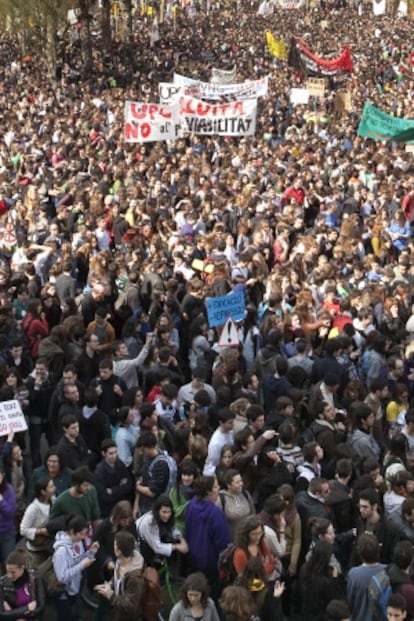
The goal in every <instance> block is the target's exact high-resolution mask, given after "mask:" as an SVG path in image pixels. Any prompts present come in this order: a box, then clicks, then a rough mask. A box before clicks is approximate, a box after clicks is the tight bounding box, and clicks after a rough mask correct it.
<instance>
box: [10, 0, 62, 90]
mask: <svg viewBox="0 0 414 621" xmlns="http://www.w3.org/2000/svg"><path fill="white" fill-rule="evenodd" d="M71 6H72V2H71V1H70V0H1V2H0V15H1V18H2V21H3V23H4V24H6V27H7V28H8V29H9V30H10V31H11V32H12V33H13V34H15V35H16V36H17V37H18V38H19V41H20V46H21V50H22V54H25V53H26V52H29V53H30V52H42V51H44V52H45V53H46V56H45V62H46V66H47V70H48V75H49V77H50V78H54V77H55V75H56V55H57V54H56V49H57V33H58V31H59V29H61V28H64V27H65V26H66V25H67V12H68V9H69V8H70V7H71Z"/></svg>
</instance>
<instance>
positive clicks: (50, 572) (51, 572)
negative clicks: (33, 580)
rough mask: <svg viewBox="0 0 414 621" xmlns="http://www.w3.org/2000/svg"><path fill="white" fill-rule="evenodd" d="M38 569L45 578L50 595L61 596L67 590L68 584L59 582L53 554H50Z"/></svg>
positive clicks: (46, 589)
mask: <svg viewBox="0 0 414 621" xmlns="http://www.w3.org/2000/svg"><path fill="white" fill-rule="evenodd" d="M37 571H38V573H39V575H40V577H41V578H42V580H43V583H44V585H45V591H46V595H47V596H48V597H60V596H61V595H62V593H64V592H65V589H66V585H65V584H64V583H63V582H59V580H58V579H57V577H56V573H55V568H54V567H53V557H52V556H49V557H48V558H47V559H46V560H45V561H43V563H40V565H39V566H38V568H37Z"/></svg>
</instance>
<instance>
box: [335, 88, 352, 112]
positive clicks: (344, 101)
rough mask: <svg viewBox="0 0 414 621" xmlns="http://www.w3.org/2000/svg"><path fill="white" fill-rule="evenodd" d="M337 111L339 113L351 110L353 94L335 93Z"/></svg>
mask: <svg viewBox="0 0 414 621" xmlns="http://www.w3.org/2000/svg"><path fill="white" fill-rule="evenodd" d="M334 105H335V110H336V111H337V112H340V113H341V114H342V112H349V110H351V107H352V105H351V93H348V92H346V93H335V100H334Z"/></svg>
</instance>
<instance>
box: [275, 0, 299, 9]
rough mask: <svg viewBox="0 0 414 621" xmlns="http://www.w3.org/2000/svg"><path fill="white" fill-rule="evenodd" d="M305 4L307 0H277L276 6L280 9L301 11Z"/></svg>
mask: <svg viewBox="0 0 414 621" xmlns="http://www.w3.org/2000/svg"><path fill="white" fill-rule="evenodd" d="M304 4H305V0H276V2H275V5H276V7H277V8H278V9H300V8H302V7H303V5H304Z"/></svg>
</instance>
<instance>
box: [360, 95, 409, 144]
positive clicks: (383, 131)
mask: <svg viewBox="0 0 414 621" xmlns="http://www.w3.org/2000/svg"><path fill="white" fill-rule="evenodd" d="M358 135H359V136H363V137H364V138H372V139H373V140H393V141H395V142H408V143H414V119H400V118H399V117H397V116H391V114H387V113H386V112H383V111H382V110H380V109H379V108H377V107H376V106H374V105H373V104H370V103H366V104H365V106H364V109H363V111H362V117H361V120H360V122H359V127H358Z"/></svg>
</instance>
